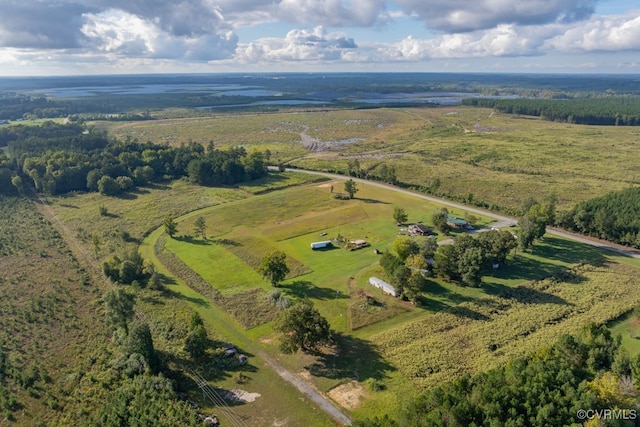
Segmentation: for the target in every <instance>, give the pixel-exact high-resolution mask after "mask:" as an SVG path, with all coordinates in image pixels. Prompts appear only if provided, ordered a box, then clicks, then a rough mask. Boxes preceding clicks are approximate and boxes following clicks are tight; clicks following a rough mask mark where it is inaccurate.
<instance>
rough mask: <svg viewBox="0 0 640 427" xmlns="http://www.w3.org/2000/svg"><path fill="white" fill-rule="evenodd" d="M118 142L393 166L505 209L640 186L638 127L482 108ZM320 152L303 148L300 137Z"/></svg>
mask: <svg viewBox="0 0 640 427" xmlns="http://www.w3.org/2000/svg"><path fill="white" fill-rule="evenodd" d="M108 127H109V129H110V131H111V132H112V133H113V134H114V135H117V136H122V137H124V136H131V137H134V138H138V139H140V140H142V141H146V140H149V141H153V142H168V143H171V144H179V143H181V142H187V141H188V140H189V139H193V140H195V141H200V142H203V143H206V142H207V141H209V140H212V141H214V142H215V143H216V144H218V145H220V146H231V145H242V146H245V147H247V148H248V149H253V148H268V149H269V150H271V151H272V153H273V158H274V159H275V160H276V161H277V162H281V161H282V162H287V163H288V164H289V165H296V166H300V167H305V168H312V169H322V170H342V171H347V170H348V162H349V161H354V160H358V161H359V163H360V167H361V169H362V170H364V171H371V172H374V173H375V171H376V170H377V168H378V167H379V166H380V165H381V164H382V162H384V163H385V164H386V165H388V166H389V165H393V166H394V167H395V169H396V173H397V177H398V179H399V180H400V181H402V182H405V183H408V184H411V185H415V186H417V187H425V188H429V189H430V191H432V192H434V193H436V194H442V195H446V196H449V197H454V198H457V199H465V200H468V199H469V196H470V195H471V198H472V199H473V200H474V201H476V202H477V201H482V202H484V203H486V204H487V205H493V207H499V208H503V209H507V210H509V209H512V210H513V209H519V208H520V206H521V205H522V202H523V201H524V200H525V199H527V198H528V197H530V196H531V195H536V197H538V198H543V197H547V196H550V195H555V196H556V197H557V199H558V204H559V207H560V208H568V207H570V206H572V205H573V204H575V203H576V202H578V201H581V200H584V199H587V198H591V197H595V196H599V195H603V194H605V193H607V192H610V191H614V190H620V189H622V188H625V187H628V186H629V185H632V184H638V183H640V169H639V168H638V166H637V164H636V162H633V161H630V160H631V159H633V158H634V156H635V154H634V153H636V152H637V149H638V138H637V136H638V131H637V129H635V128H633V127H604V126H579V125H569V124H565V123H553V122H547V121H542V120H539V119H535V118H528V117H517V116H511V115H504V114H498V113H494V112H492V111H491V110H489V109H481V108H465V107H456V108H428V109H393V110H387V109H376V110H364V111H358V110H356V111H336V112H326V113H322V114H318V113H314V112H291V113H275V114H246V115H215V116H211V117H199V118H190V119H174V120H163V121H153V122H140V123H129V124H113V123H111V124H108ZM303 133H304V134H305V135H307V136H308V137H309V138H312V139H314V140H316V141H319V142H322V143H323V144H321V147H322V149H321V150H318V149H317V147H318V146H317V145H316V146H315V147H316V148H314V146H309V145H308V144H307V147H306V148H305V145H304V144H303V136H301V135H302V134H303Z"/></svg>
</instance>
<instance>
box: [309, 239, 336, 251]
mask: <svg viewBox="0 0 640 427" xmlns="http://www.w3.org/2000/svg"><path fill="white" fill-rule="evenodd" d="M331 246H332V244H331V240H324V241H322V242H313V243H312V244H311V249H322V248H330V247H331Z"/></svg>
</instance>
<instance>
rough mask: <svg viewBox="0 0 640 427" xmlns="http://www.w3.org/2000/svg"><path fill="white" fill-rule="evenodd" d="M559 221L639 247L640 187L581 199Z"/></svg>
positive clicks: (599, 235) (576, 228)
mask: <svg viewBox="0 0 640 427" xmlns="http://www.w3.org/2000/svg"><path fill="white" fill-rule="evenodd" d="M558 223H559V224H558V225H560V226H562V227H564V228H566V229H568V230H572V231H578V232H580V233H584V234H587V235H589V236H594V237H598V238H601V239H606V240H610V241H612V242H616V243H620V244H623V245H629V246H633V247H636V248H640V187H636V188H628V189H625V190H622V191H617V192H614V193H609V194H606V195H604V196H602V197H598V198H595V199H590V200H586V201H584V202H581V203H578V204H577V205H576V206H574V208H573V209H571V210H570V211H569V212H565V213H564V214H561V215H559V217H558Z"/></svg>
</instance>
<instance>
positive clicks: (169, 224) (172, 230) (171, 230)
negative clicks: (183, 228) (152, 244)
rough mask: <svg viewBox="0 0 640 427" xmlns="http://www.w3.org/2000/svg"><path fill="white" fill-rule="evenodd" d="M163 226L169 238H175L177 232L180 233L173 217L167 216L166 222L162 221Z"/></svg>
mask: <svg viewBox="0 0 640 427" xmlns="http://www.w3.org/2000/svg"><path fill="white" fill-rule="evenodd" d="M162 225H164V232H165V233H167V234H168V235H169V237H173V236H174V235H175V234H176V231H178V224H177V223H176V221H175V220H174V219H173V217H172V216H166V217H165V218H164V221H162Z"/></svg>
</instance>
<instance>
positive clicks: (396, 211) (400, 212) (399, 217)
mask: <svg viewBox="0 0 640 427" xmlns="http://www.w3.org/2000/svg"><path fill="white" fill-rule="evenodd" d="M393 219H394V221H395V222H396V223H397V224H404V223H405V222H407V220H408V219H409V215H407V212H406V211H405V210H404V208H399V207H397V206H396V207H394V208H393Z"/></svg>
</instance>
